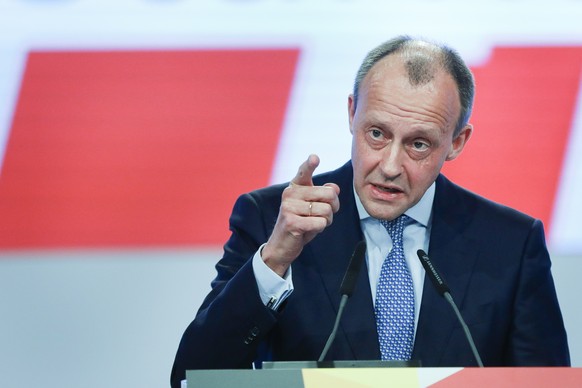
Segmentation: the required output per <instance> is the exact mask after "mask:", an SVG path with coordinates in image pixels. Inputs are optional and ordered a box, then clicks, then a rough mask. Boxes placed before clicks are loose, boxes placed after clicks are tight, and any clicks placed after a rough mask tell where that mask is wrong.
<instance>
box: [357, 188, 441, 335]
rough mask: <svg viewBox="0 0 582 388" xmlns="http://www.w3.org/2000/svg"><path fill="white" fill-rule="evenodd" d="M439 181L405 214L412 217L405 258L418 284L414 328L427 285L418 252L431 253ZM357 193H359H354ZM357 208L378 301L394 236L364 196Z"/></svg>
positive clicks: (415, 298) (374, 298) (414, 285)
mask: <svg viewBox="0 0 582 388" xmlns="http://www.w3.org/2000/svg"><path fill="white" fill-rule="evenodd" d="M434 193H435V184H434V183H433V184H432V185H431V186H430V187H429V188H428V190H427V191H426V192H425V193H424V195H423V196H422V198H421V199H420V201H418V203H417V204H416V205H414V206H413V207H411V208H410V209H408V210H407V211H406V212H404V214H406V215H407V216H408V217H410V218H411V219H412V220H411V221H410V222H409V223H408V224H407V225H406V226H405V228H404V232H403V235H402V237H403V242H402V244H403V246H404V258H405V259H406V264H408V269H409V270H410V275H411V276H412V285H413V287H414V330H415V332H416V325H417V324H418V316H419V314H420V302H421V301H422V290H423V284H424V269H423V268H422V264H420V260H419V259H418V255H417V253H416V251H418V250H419V249H423V250H424V251H425V252H428V243H429V239H430V225H431V218H430V216H431V211H432V203H433V200H434ZM354 194H355V192H354ZM355 198H356V207H357V208H358V214H359V216H360V225H361V227H362V232H363V233H364V237H365V238H366V246H367V249H366V263H367V264H368V278H369V279H370V291H371V292H372V300H373V301H374V304H376V288H377V286H378V280H379V278H380V271H381V270H382V264H383V263H384V260H386V257H388V253H390V250H392V239H391V238H390V235H389V234H388V231H387V230H386V228H385V227H384V226H383V225H382V224H381V223H380V221H379V220H378V219H376V218H373V217H371V216H370V215H369V214H368V212H367V211H366V209H364V205H362V202H361V201H360V198H359V197H358V196H357V195H355Z"/></svg>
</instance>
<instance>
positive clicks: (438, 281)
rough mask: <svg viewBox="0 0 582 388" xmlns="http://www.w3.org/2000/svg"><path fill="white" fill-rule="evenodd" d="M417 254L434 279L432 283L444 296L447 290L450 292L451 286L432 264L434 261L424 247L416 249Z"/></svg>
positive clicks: (430, 276)
mask: <svg viewBox="0 0 582 388" xmlns="http://www.w3.org/2000/svg"><path fill="white" fill-rule="evenodd" d="M416 254H417V255H418V258H419V259H420V263H421V264H422V266H423V267H424V270H425V271H426V273H427V274H428V277H429V278H430V280H431V281H432V284H433V285H434V286H435V288H436V290H437V292H438V293H439V294H440V295H442V296H444V295H445V292H450V290H449V287H448V286H447V285H446V284H445V281H444V280H443V279H442V278H441V277H440V275H439V273H438V272H437V270H436V268H435V267H434V266H433V265H432V262H431V261H430V259H429V258H428V255H427V254H426V252H425V251H423V250H422V249H419V250H418V251H416Z"/></svg>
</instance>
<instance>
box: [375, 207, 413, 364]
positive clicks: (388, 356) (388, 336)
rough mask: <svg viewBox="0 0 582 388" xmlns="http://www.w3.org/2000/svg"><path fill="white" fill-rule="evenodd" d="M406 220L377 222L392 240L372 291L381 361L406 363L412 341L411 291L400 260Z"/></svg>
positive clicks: (401, 259) (404, 266)
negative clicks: (376, 284) (374, 292)
mask: <svg viewBox="0 0 582 388" xmlns="http://www.w3.org/2000/svg"><path fill="white" fill-rule="evenodd" d="M409 219H410V218H409V217H408V216H406V215H404V214H403V215H401V216H400V217H398V218H396V219H394V220H392V221H384V220H380V222H381V223H382V225H384V227H385V228H386V230H388V234H389V235H390V237H391V238H392V250H391V251H390V253H388V257H387V258H386V259H385V260H384V263H383V264H382V270H381V272H380V279H379V281H378V288H377V289H376V326H377V329H378V340H379V342H380V353H381V354H382V360H410V356H411V355H412V345H413V344H412V342H413V338H414V289H413V287H412V277H411V276H410V271H409V270H408V265H407V264H406V259H405V258H404V248H403V246H402V232H403V230H404V227H405V224H406V223H407V221H408V220H409Z"/></svg>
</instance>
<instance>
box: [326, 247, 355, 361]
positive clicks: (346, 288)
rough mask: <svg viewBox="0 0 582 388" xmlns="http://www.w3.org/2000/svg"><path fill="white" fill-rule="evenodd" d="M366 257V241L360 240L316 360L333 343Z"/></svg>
mask: <svg viewBox="0 0 582 388" xmlns="http://www.w3.org/2000/svg"><path fill="white" fill-rule="evenodd" d="M365 257H366V241H365V240H362V241H360V242H359V243H358V244H357V245H356V249H354V253H353V254H352V258H351V259H350V263H349V264H348V269H347V270H346V273H345V275H344V279H343V280H342V284H341V286H340V294H341V296H342V298H341V300H340V304H339V308H338V311H337V315H336V317H335V323H334V325H333V330H332V331H331V334H330V335H329V338H328V339H327V342H326V343H325V347H324V348H323V351H322V352H321V355H320V356H319V360H317V361H318V362H321V361H323V360H324V359H325V356H326V355H327V352H328V351H329V348H331V345H332V344H333V340H334V339H335V336H336V334H337V330H338V328H339V323H340V320H341V317H342V315H343V311H344V307H346V303H347V302H348V299H349V298H350V296H352V294H353V292H354V289H355V288H356V281H357V279H358V274H359V273H360V268H362V263H363V262H364V258H365Z"/></svg>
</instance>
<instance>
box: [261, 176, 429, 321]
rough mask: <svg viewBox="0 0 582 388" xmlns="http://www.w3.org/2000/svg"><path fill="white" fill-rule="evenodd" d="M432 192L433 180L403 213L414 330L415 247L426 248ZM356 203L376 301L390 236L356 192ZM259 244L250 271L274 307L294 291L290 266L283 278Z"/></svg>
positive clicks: (419, 286)
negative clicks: (266, 261) (415, 201)
mask: <svg viewBox="0 0 582 388" xmlns="http://www.w3.org/2000/svg"><path fill="white" fill-rule="evenodd" d="M434 194H435V184H434V183H433V184H432V185H431V186H430V187H429V188H428V190H427V191H426V192H425V193H424V195H423V197H422V198H421V199H420V201H419V202H418V203H417V204H416V205H414V206H413V207H411V208H410V209H408V210H407V211H406V212H405V213H404V214H406V215H407V216H409V217H410V218H411V219H412V220H413V221H414V222H413V221H411V222H410V223H409V224H408V225H407V226H406V227H405V228H404V233H403V245H404V256H405V258H406V263H407V264H408V268H409V270H410V274H411V275H412V282H413V287H414V324H415V331H416V325H417V323H418V316H419V313H420V302H421V298H422V290H423V282H424V269H423V268H422V265H421V264H420V260H419V259H418V256H417V254H416V251H417V250H418V249H424V251H425V252H428V244H429V238H430V226H431V211H432V203H433V200H434ZM354 198H355V200H356V207H357V209H358V214H359V217H360V226H361V228H362V231H363V233H364V237H365V239H366V245H367V250H366V263H367V267H368V278H369V279H370V291H371V292H372V300H373V301H374V303H375V302H376V286H377V285H378V278H379V277H380V270H381V269H382V263H383V262H384V260H385V259H386V257H387V256H388V253H389V252H390V250H391V249H392V239H391V238H390V235H389V234H388V231H387V230H386V228H384V226H382V224H381V223H380V221H379V220H377V219H375V218H372V217H371V216H370V215H369V214H368V212H367V211H366V209H364V206H363V205H362V202H361V201H360V198H359V197H358V195H357V194H356V193H355V189H354ZM264 245H265V244H263V245H261V246H260V247H259V249H258V251H257V252H256V253H255V255H254V257H253V263H252V265H253V271H254V274H255V278H256V279H257V285H258V288H259V294H260V296H261V300H262V301H263V303H264V304H265V305H266V306H269V307H270V308H272V309H273V310H276V309H277V308H278V307H279V305H280V304H281V303H282V302H283V301H284V300H285V299H286V298H287V297H288V296H289V295H291V293H292V292H293V277H292V267H289V270H288V271H287V273H286V274H285V277H284V278H282V277H280V276H279V275H277V274H276V273H275V272H274V271H272V270H271V269H270V268H269V267H268V266H267V265H266V264H265V262H264V261H263V259H262V258H261V251H262V249H263V246H264Z"/></svg>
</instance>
